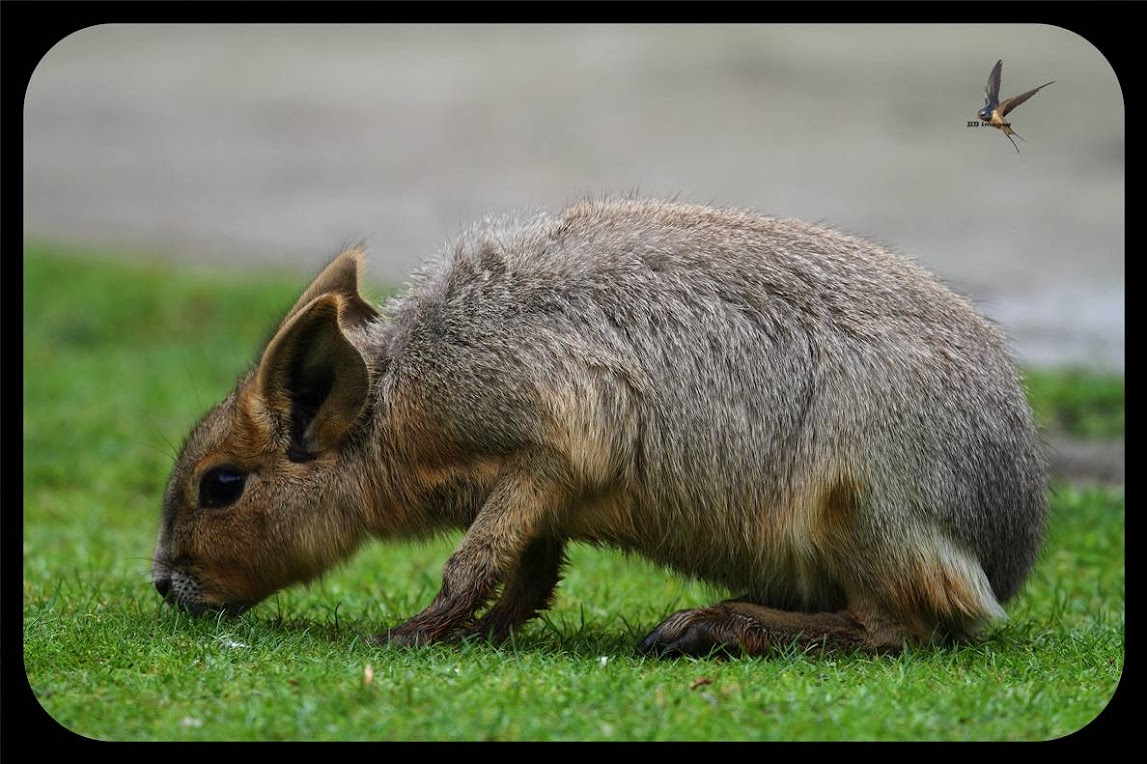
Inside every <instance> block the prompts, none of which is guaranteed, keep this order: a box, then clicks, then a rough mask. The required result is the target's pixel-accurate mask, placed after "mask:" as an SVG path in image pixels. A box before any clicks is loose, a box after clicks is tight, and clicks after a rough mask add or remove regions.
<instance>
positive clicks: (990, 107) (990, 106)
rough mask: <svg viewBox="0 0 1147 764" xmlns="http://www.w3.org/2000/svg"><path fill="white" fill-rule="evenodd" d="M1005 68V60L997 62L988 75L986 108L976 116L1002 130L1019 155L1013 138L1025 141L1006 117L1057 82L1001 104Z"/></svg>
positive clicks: (1046, 83)
mask: <svg viewBox="0 0 1147 764" xmlns="http://www.w3.org/2000/svg"><path fill="white" fill-rule="evenodd" d="M1003 68H1004V61H1003V59H1000V60H999V61H997V62H996V65H995V66H993V67H992V73H991V74H989V75H988V84H987V87H985V88H984V108H982V109H980V110H979V111H978V112H976V116H977V117H979V118H980V121H981V122H986V123H987V124H989V125H991V126H992V127H995V128H998V129H999V130H1002V131H1003V133H1004V135H1006V136H1007V137H1008V140H1009V141H1012V145H1013V146H1015V147H1016V152H1017V153H1018V152H1019V150H1020V147H1019V146H1017V145H1016V142H1015V141H1013V140H1012V136H1013V135H1014V136H1015V137H1017V138H1019V139H1020V140H1021V141H1022V140H1023V136H1022V135H1020V134H1019V133H1017V132H1016V131H1015V130H1013V129H1012V123H1011V122H1005V121H1004V117H1006V116H1007V115H1008V112H1010V111H1011V110H1012V109H1014V108H1016V107H1017V106H1019V105H1020V104H1021V103H1023V102H1024V101H1026V100H1028V99H1029V98H1031V97H1032V96H1033V95H1035V94H1036V93H1038V92H1039V91H1041V90H1043V89H1044V88H1046V87H1047V86H1048V85H1050V84H1051V83H1052V82H1055V80H1052V81H1051V82H1045V83H1044V84H1042V85H1040V86H1039V87H1038V88H1033V89H1032V90H1029V91H1027V92H1026V93H1020V94H1019V95H1018V96H1012V97H1011V98H1009V99H1007V100H1006V101H1004V102H1003V103H1001V102H1000V72H1001V71H1002V70H1003Z"/></svg>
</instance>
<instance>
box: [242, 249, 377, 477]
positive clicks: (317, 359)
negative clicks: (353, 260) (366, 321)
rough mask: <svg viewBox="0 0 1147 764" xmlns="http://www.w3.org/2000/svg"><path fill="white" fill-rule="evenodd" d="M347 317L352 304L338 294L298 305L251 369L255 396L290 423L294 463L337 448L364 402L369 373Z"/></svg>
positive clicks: (279, 418) (350, 312) (273, 413)
mask: <svg viewBox="0 0 1147 764" xmlns="http://www.w3.org/2000/svg"><path fill="white" fill-rule="evenodd" d="M327 270H328V271H329V270H330V269H329V268H328V269H327ZM348 316H349V317H351V319H352V320H353V316H354V309H353V306H352V305H351V304H350V300H348V299H347V298H346V297H344V296H343V295H342V294H340V293H338V292H331V291H326V292H324V293H323V294H322V295H321V296H319V297H316V298H314V299H313V300H311V301H310V302H309V303H307V304H305V305H303V306H301V307H299V308H298V309H297V310H295V311H293V313H292V315H291V316H289V317H288V318H287V320H286V321H284V322H283V325H282V326H281V327H280V328H279V331H278V332H277V333H276V334H275V336H274V337H272V338H271V341H270V343H269V344H268V345H267V349H266V350H265V351H264V353H263V357H262V359H261V360H260V361H259V367H258V369H257V371H256V372H255V391H256V393H257V395H258V396H259V397H260V398H261V399H262V402H263V403H264V405H265V406H266V407H267V408H268V410H269V412H270V413H272V415H273V416H275V417H276V418H277V419H278V420H279V421H280V422H283V423H284V424H286V423H289V427H290V438H291V446H290V449H291V458H292V459H295V460H296V461H305V460H306V459H309V458H312V457H314V456H315V455H316V454H318V453H320V452H323V451H326V450H329V449H331V448H334V447H336V446H338V444H339V443H340V442H341V441H342V439H343V438H344V437H345V436H346V434H347V432H348V430H350V428H351V426H352V425H354V423H355V421H356V420H357V419H358V417H359V414H361V413H362V410H363V407H364V406H365V405H366V399H367V394H368V392H369V389H370V376H369V372H368V370H367V365H366V360H365V359H364V358H363V356H362V353H360V352H359V350H358V348H356V347H355V346H354V345H353V344H351V342H350V340H349V339H347V336H346V334H345V333H344V329H343V327H344V324H345V323H346V321H347V318H348Z"/></svg>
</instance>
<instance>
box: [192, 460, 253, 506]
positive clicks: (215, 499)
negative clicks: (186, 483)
mask: <svg viewBox="0 0 1147 764" xmlns="http://www.w3.org/2000/svg"><path fill="white" fill-rule="evenodd" d="M246 479H247V476H246V475H244V474H243V473H242V472H239V471H238V470H235V469H232V468H231V467H216V468H215V469H213V470H211V471H210V472H208V473H207V474H206V475H204V476H203V479H202V480H200V481H199V506H201V507H226V506H228V505H229V504H234V503H235V502H236V501H237V500H238V499H239V497H240V496H242V495H243V481H245V480H246Z"/></svg>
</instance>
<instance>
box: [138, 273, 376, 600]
mask: <svg viewBox="0 0 1147 764" xmlns="http://www.w3.org/2000/svg"><path fill="white" fill-rule="evenodd" d="M361 260H362V254H361V252H360V251H359V250H349V251H346V252H343V253H342V254H340V255H339V256H338V257H336V258H335V260H334V261H332V262H331V264H330V265H329V266H328V267H327V268H326V269H325V270H324V271H323V272H322V273H321V274H319V276H318V277H317V278H316V279H315V281H314V282H313V283H312V284H311V285H310V287H308V288H307V290H306V291H305V292H304V293H303V295H302V297H300V298H299V300H298V302H296V303H295V305H294V307H292V308H291V310H290V311H288V312H287V315H286V317H285V318H284V319H283V321H282V323H281V325H280V326H279V329H278V331H277V332H276V333H275V335H274V336H273V337H272V338H271V340H270V342H268V343H267V347H266V349H265V350H264V352H263V354H262V356H261V358H260V359H259V361H258V363H257V364H256V366H255V368H254V369H252V370H251V371H250V372H249V373H248V374H246V375H245V376H244V377H243V378H242V379H240V381H239V383H238V384H237V385H236V387H235V389H234V390H233V391H232V392H231V393H230V394H229V395H228V396H227V397H226V398H225V399H224V400H223V401H222V402H221V403H220V404H219V405H218V406H216V407H215V408H214V409H212V410H211V411H210V412H208V413H207V414H206V415H205V416H204V417H203V419H202V420H200V422H199V423H198V424H197V425H196V426H195V428H194V429H193V430H192V432H191V434H190V435H189V436H188V438H187V440H186V442H185V443H184V445H183V448H182V450H181V452H180V454H179V458H178V459H177V460H176V462H175V466H174V468H173V469H172V471H171V476H170V477H169V479H168V483H167V489H166V491H165V493H164V497H163V518H162V521H161V523H160V528H159V535H158V539H157V541H156V547H155V555H154V559H153V563H152V578H153V581H154V583H155V587H156V589H157V590H158V591H159V593H160V594H161V595H163V597H164V599H166V600H167V602H169V603H170V604H172V605H175V606H178V607H181V608H183V609H185V610H187V611H189V612H192V613H201V612H204V611H208V610H223V611H227V612H230V613H237V612H240V611H242V610H244V609H246V608H248V607H250V606H252V605H254V604H256V603H257V602H259V601H260V600H262V599H263V598H265V597H267V596H268V595H270V594H272V593H274V592H275V591H277V590H279V589H282V588H283V587H285V586H288V585H290V584H293V583H297V582H300V581H305V580H308V579H310V578H313V577H314V576H316V575H318V574H319V573H321V572H323V571H324V570H326V569H327V568H329V567H330V566H331V565H332V564H334V563H335V562H337V561H338V560H340V559H343V558H345V557H346V556H347V555H348V554H349V553H350V552H351V551H352V550H353V549H354V547H355V546H356V545H357V543H358V541H359V539H360V538H361V537H362V527H363V520H362V517H363V513H364V509H365V508H364V502H365V494H366V491H365V490H364V489H365V486H363V485H362V484H361V483H362V480H363V479H364V478H363V477H362V476H361V475H357V474H356V470H355V469H354V464H353V462H355V461H356V459H357V458H359V457H360V452H361V449H362V448H363V443H364V437H363V436H364V433H363V430H364V429H365V428H366V427H367V426H368V425H367V424H366V423H367V422H368V421H369V414H370V408H371V407H370V405H369V390H370V378H371V372H372V370H371V369H370V367H369V362H368V360H367V357H366V356H365V355H364V354H363V352H362V350H361V349H360V348H361V339H357V338H360V337H361V336H362V330H363V329H364V327H365V326H366V325H367V324H368V323H369V322H371V321H372V320H373V319H374V318H376V317H377V313H376V312H375V310H374V309H373V308H372V307H371V306H370V304H369V303H368V302H367V301H366V300H364V299H363V298H362V296H361V295H360V294H359V291H358V269H359V266H360V263H361Z"/></svg>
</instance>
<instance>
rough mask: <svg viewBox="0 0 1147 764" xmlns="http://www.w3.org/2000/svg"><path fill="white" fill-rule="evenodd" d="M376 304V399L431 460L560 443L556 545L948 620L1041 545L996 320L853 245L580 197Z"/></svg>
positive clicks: (737, 219)
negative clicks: (434, 446)
mask: <svg viewBox="0 0 1147 764" xmlns="http://www.w3.org/2000/svg"><path fill="white" fill-rule="evenodd" d="M387 312H388V313H389V315H390V318H389V321H388V323H387V338H388V339H387V347H388V351H387V352H388V355H389V366H388V372H387V373H388V374H389V375H390V376H389V378H388V382H387V383H386V384H387V385H388V389H389V390H390V391H391V396H392V397H391V403H392V411H393V410H395V408H396V407H397V408H401V409H402V410H403V411H416V412H418V415H419V416H421V417H423V418H424V419H426V420H429V421H430V422H431V424H432V426H429V427H428V425H427V423H426V422H425V421H423V422H420V423H419V424H418V435H417V436H418V437H423V436H425V433H426V432H433V433H435V435H434V437H438V438H440V439H441V440H442V441H443V445H442V448H443V449H444V450H450V451H453V452H459V453H461V452H468V453H480V454H490V455H504V454H509V453H518V452H529V453H545V454H554V455H557V458H556V459H555V460H554V462H553V464H557V465H559V466H558V468H557V469H560V470H561V471H562V475H561V479H562V481H563V483H564V484H565V485H567V486H568V491H566V493H565V494H564V495H565V496H566V500H565V501H564V502H563V506H561V507H555V508H554V513H553V518H552V520H551V521H550V522H551V523H552V526H553V527H552V528H551V529H550V531H552V533H553V534H554V535H560V536H562V537H568V538H575V539H583V540H590V541H600V542H606V543H610V544H614V545H617V546H620V547H622V548H627V549H632V550H637V551H640V552H642V553H643V554H645V555H646V556H648V557H650V558H652V559H654V560H658V561H661V562H664V563H666V564H669V565H671V566H673V567H675V568H678V569H680V570H683V571H686V572H688V573H692V574H697V575H699V576H702V577H704V578H706V579H708V580H712V581H715V582H717V583H721V584H725V585H727V586H729V587H731V588H732V589H733V590H734V591H735V592H736V593H745V594H746V595H747V596H748V599H749V600H751V601H752V602H754V603H759V604H761V605H765V606H768V607H772V608H783V609H791V610H798V611H815V610H839V609H842V608H845V607H850V608H858V607H859V608H860V609H862V610H863V609H864V608H868V609H869V610H870V611H872V612H881V613H888V614H891V616H890V617H891V618H893V619H894V620H898V621H899V623H898V628H902V629H905V630H907V631H912V630H913V629H915V630H916V631H917V632H926V631H928V630H934V629H937V628H940V629H943V630H947V631H951V632H952V633H955V634H961V633H972V632H974V631H975V630H976V628H977V627H978V626H979V625H980V624H981V623H982V622H984V621H985V620H987V619H989V618H991V617H993V616H997V615H1000V612H1001V611H1000V607H999V604H998V603H999V602H1001V601H1004V600H1006V599H1008V598H1009V597H1011V596H1012V595H1013V594H1014V593H1015V592H1016V591H1017V590H1018V588H1019V586H1020V585H1021V583H1022V582H1023V579H1024V577H1025V576H1026V574H1027V572H1028V570H1029V569H1030V567H1031V565H1032V563H1033V561H1034V559H1035V555H1036V553H1037V549H1038V546H1039V542H1040V539H1041V537H1042V533H1043V526H1044V513H1045V485H1044V477H1043V474H1044V473H1043V466H1042V461H1041V457H1040V447H1039V442H1038V438H1037V434H1036V431H1035V429H1034V426H1033V424H1032V421H1031V416H1030V411H1029V409H1028V406H1027V403H1026V400H1025V397H1024V394H1023V391H1022V388H1021V387H1020V385H1019V383H1018V381H1017V378H1016V374H1015V371H1014V368H1013V364H1012V361H1011V359H1010V358H1009V353H1008V351H1007V349H1006V346H1005V344H1004V342H1003V340H1002V338H1001V336H1000V334H999V333H998V332H997V331H996V330H995V329H994V328H993V327H992V326H991V325H989V324H988V323H987V322H986V321H985V320H984V319H983V318H982V317H980V316H979V315H978V314H977V312H976V311H975V310H974V309H973V307H972V306H971V305H970V304H969V303H968V302H967V301H966V300H964V299H963V298H961V297H958V296H957V295H955V294H953V293H952V292H951V291H949V290H948V289H947V288H945V287H943V286H942V285H940V284H939V283H938V282H937V281H936V280H935V279H934V278H932V277H931V276H930V275H928V274H927V273H926V272H925V271H923V270H922V269H920V268H918V267H917V266H915V265H914V264H912V263H910V262H908V261H906V260H905V259H903V258H900V257H898V256H895V255H892V254H890V253H888V252H887V251H885V250H884V249H882V248H881V247H879V246H877V245H875V244H872V243H870V242H866V241H863V240H860V239H857V238H854V237H851V236H847V235H844V234H841V233H838V232H835V231H832V230H827V229H823V228H819V227H815V226H810V225H807V224H803V223H799V222H795V221H788V220H780V219H772V218H763V217H758V216H754V215H752V214H749V213H743V212H738V211H728V210H715V209H711V208H706V207H698V206H690V205H685V204H677V203H668V202H647V201H638V200H621V201H607V202H599V203H595V202H582V203H579V204H577V205H575V206H573V207H571V208H569V209H567V210H565V211H564V212H562V213H560V214H557V215H552V216H549V215H538V216H537V217H534V218H530V219H526V220H500V221H493V222H489V223H487V224H485V225H483V226H478V227H476V228H475V229H473V230H471V231H470V232H469V233H467V234H465V235H464V236H462V237H461V238H459V239H458V240H457V241H456V242H454V243H453V244H452V245H451V246H450V247H448V248H447V250H446V252H445V253H444V255H443V257H442V258H441V260H440V261H438V262H435V263H432V264H430V265H429V266H427V267H426V268H425V269H424V270H423V271H422V272H421V273H420V274H419V275H418V276H417V277H416V278H415V280H414V282H413V284H412V285H411V286H410V288H409V289H408V290H407V292H406V293H405V294H404V296H403V297H401V298H399V299H397V300H395V301H393V302H392V303H391V305H390V306H389V309H388V311H387ZM395 419H396V421H397V420H398V419H402V418H401V417H396V418H395ZM402 421H403V422H409V417H407V418H406V419H402ZM410 437H416V435H414V434H411V436H410ZM547 469H551V470H552V469H554V467H552V466H550V467H547ZM479 498H480V497H479ZM858 603H859V604H858Z"/></svg>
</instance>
